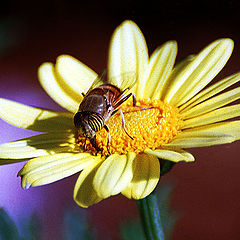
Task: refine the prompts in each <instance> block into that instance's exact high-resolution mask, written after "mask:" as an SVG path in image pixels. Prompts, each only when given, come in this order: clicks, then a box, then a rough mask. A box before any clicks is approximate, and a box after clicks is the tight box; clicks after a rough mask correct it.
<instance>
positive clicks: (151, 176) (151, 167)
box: [122, 154, 160, 199]
mask: <svg viewBox="0 0 240 240" xmlns="http://www.w3.org/2000/svg"><path fill="white" fill-rule="evenodd" d="M134 164H135V166H134V174H133V179H132V181H131V182H130V184H129V185H128V186H127V187H126V188H125V189H124V190H123V191H122V194H123V195H124V196H126V197H127V198H130V199H132V198H133V199H141V198H145V197H146V196H148V195H149V194H150V193H151V192H152V191H153V190H154V188H155V187H156V185H157V183H158V181H159V178H160V163H159V161H158V159H157V158H156V157H155V156H153V155H150V154H138V155H137V156H136V158H135V160H134Z"/></svg>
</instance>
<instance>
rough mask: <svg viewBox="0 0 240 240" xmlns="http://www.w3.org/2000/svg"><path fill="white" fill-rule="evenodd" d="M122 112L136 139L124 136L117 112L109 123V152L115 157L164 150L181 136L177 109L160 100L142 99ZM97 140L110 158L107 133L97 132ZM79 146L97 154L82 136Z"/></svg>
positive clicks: (103, 151)
mask: <svg viewBox="0 0 240 240" xmlns="http://www.w3.org/2000/svg"><path fill="white" fill-rule="evenodd" d="M121 109H122V111H123V112H124V119H125V128H126V131H127V132H128V134H129V135H130V136H131V137H132V138H133V139H131V138H130V137H129V136H128V135H127V134H126V133H125V131H124V129H123V126H122V120H121V116H120V113H119V112H117V113H116V114H115V115H113V116H112V117H111V118H110V119H109V120H108V121H107V122H106V124H107V126H108V128H109V130H110V135H111V141H110V144H109V149H110V152H111V153H112V154H113V153H118V154H127V153H128V152H135V153H141V152H144V150H145V149H146V148H150V149H152V150H155V149H158V148H161V146H162V145H163V144H166V143H169V142H170V141H171V140H172V139H173V138H174V137H175V136H176V135H178V134H179V132H180V131H181V127H182V125H183V121H182V119H181V115H180V114H179V112H178V109H177V108H175V107H173V106H171V105H169V104H166V103H163V102H162V101H160V100H139V101H137V106H135V107H134V106H132V103H131V102H128V103H126V104H124V105H123V106H122V107H121ZM96 139H97V144H98V146H99V148H100V149H102V151H101V154H102V155H108V150H107V141H108V133H107V131H106V130H105V129H102V130H101V131H99V132H97V133H96ZM77 143H78V145H79V146H81V147H85V148H86V149H87V151H90V152H95V151H96V150H95V149H94V148H93V147H92V146H91V143H90V141H89V140H88V139H86V138H85V137H83V136H78V137H77Z"/></svg>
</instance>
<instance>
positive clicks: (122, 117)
mask: <svg viewBox="0 0 240 240" xmlns="http://www.w3.org/2000/svg"><path fill="white" fill-rule="evenodd" d="M118 111H119V112H120V116H121V120H122V127H123V130H124V132H125V133H126V134H127V135H128V136H129V137H130V138H131V139H132V140H133V137H132V136H130V135H129V133H128V132H127V130H126V128H125V119H124V115H123V111H122V110H121V109H118Z"/></svg>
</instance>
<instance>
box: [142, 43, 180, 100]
mask: <svg viewBox="0 0 240 240" xmlns="http://www.w3.org/2000/svg"><path fill="white" fill-rule="evenodd" d="M176 55H177V43H176V42H175V41H169V42H166V43H165V44H163V45H162V46H160V47H159V48H158V49H157V50H155V52H154V53H153V54H152V56H151V58H150V62H149V65H148V69H147V71H146V76H145V77H144V79H143V81H142V82H141V86H139V88H138V97H140V98H155V99H160V98H161V90H162V89H163V86H164V84H165V82H166V80H167V78H168V77H169V75H170V73H171V71H172V68H173V65H174V62H175V58H176ZM140 87H141V88H140Z"/></svg>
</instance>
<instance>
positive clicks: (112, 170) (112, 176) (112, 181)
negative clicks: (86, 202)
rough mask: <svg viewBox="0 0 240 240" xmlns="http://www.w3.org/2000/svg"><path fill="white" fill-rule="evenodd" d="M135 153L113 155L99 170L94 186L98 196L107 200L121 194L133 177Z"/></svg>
mask: <svg viewBox="0 0 240 240" xmlns="http://www.w3.org/2000/svg"><path fill="white" fill-rule="evenodd" d="M135 157H136V154H135V153H129V154H128V155H118V154H113V155H111V156H110V157H108V158H107V159H106V160H105V161H104V162H103V164H102V165H101V166H100V167H99V168H98V171H97V173H96V175H95V177H94V180H93V186H94V189H95V191H96V192H97V194H98V196H100V197H102V198H107V197H109V196H111V195H116V194H118V193H120V192H121V191H122V190H123V189H124V188H126V187H127V185H128V184H129V183H130V181H131V180H132V177H133V160H134V159H135Z"/></svg>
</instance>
